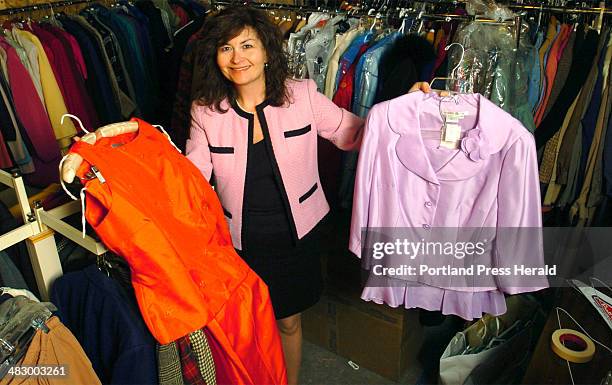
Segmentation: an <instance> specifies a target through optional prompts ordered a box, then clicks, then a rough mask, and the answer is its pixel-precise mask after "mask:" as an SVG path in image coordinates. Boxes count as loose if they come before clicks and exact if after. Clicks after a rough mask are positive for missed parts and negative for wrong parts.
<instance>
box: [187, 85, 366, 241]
mask: <svg viewBox="0 0 612 385" xmlns="http://www.w3.org/2000/svg"><path fill="white" fill-rule="evenodd" d="M287 86H288V88H289V93H290V100H291V103H290V104H289V105H288V106H281V107H274V106H271V105H269V104H268V103H267V102H264V103H262V104H260V105H259V106H257V108H256V113H257V116H258V118H259V122H260V124H261V128H262V130H263V133H264V140H265V145H266V147H267V148H268V149H269V150H270V149H271V150H273V152H271V153H273V157H272V163H273V170H274V173H275V176H276V178H277V179H278V181H279V182H281V183H280V184H279V185H280V186H281V192H282V195H283V200H284V203H285V207H286V208H287V210H288V211H290V212H289V213H288V214H289V221H290V223H291V226H292V228H293V232H294V235H295V236H296V237H297V238H298V239H300V238H303V237H304V235H306V234H307V233H308V232H309V231H310V230H312V228H313V227H314V226H315V225H316V224H317V223H318V222H319V221H320V220H321V219H322V218H323V217H324V216H325V214H327V212H328V211H329V205H328V203H327V200H326V199H325V195H324V194H323V190H322V188H321V181H320V179H319V172H318V164H317V135H320V136H321V137H323V138H325V139H328V140H329V141H331V142H332V143H334V144H335V145H336V146H337V147H338V148H340V149H342V150H345V151H350V150H357V149H359V146H360V144H361V137H362V131H363V120H362V119H360V118H359V117H357V116H356V115H353V114H352V113H350V112H348V111H346V110H344V109H342V108H339V107H338V106H336V105H335V104H334V103H333V102H332V101H331V100H329V99H328V98H327V97H325V95H323V94H321V93H319V92H317V86H316V84H315V82H314V81H312V80H305V81H297V80H289V81H288V83H287ZM222 107H223V108H224V109H229V110H228V111H227V112H226V113H219V112H215V111H213V110H211V109H210V108H209V107H205V106H198V105H195V104H194V106H193V107H192V110H191V117H192V125H191V133H190V138H189V140H188V141H187V158H189V160H191V161H192V162H193V163H194V164H195V165H196V166H197V167H198V168H199V169H200V171H202V174H204V176H205V177H206V179H208V180H210V179H211V175H214V180H215V185H216V191H217V195H218V196H219V199H220V201H221V205H222V206H223V209H224V212H225V219H226V220H227V223H228V225H229V229H230V233H231V235H232V240H233V243H234V247H235V248H236V249H239V250H242V242H241V240H242V233H243V232H244V229H243V226H242V223H243V202H244V199H243V196H244V190H245V177H246V169H247V154H248V151H249V149H250V148H251V146H252V143H253V139H252V138H253V122H254V119H253V117H254V116H253V114H250V113H248V112H246V111H243V110H242V109H240V107H239V106H237V105H236V104H235V103H231V102H229V101H225V102H224V103H223V104H222Z"/></svg>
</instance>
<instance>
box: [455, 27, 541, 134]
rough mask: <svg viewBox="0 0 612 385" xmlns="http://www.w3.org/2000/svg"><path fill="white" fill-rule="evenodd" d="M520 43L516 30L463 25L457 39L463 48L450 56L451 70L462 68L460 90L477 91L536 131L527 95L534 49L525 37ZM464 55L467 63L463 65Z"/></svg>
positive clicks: (459, 70)
mask: <svg viewBox="0 0 612 385" xmlns="http://www.w3.org/2000/svg"><path fill="white" fill-rule="evenodd" d="M522 36H523V38H522V39H520V41H519V42H518V48H517V40H516V37H515V35H514V34H513V33H512V29H511V28H508V27H498V26H496V25H490V24H486V23H479V22H472V23H468V24H465V25H463V26H461V27H460V28H459V29H458V31H457V33H456V35H455V38H454V42H457V43H460V44H461V45H462V46H463V47H464V49H465V53H464V54H463V55H462V51H461V50H460V49H459V48H456V49H453V52H452V53H451V55H450V60H449V68H455V66H457V65H458V64H461V65H460V66H459V68H458V78H459V79H460V80H462V82H461V87H460V89H459V90H458V91H461V92H467V93H473V92H477V93H480V94H482V95H483V96H484V97H486V98H487V99H489V100H490V101H492V102H493V103H494V104H495V105H497V106H499V107H501V108H502V109H504V110H505V111H506V112H508V113H510V115H512V116H514V117H515V118H516V119H518V120H520V121H521V123H522V124H523V126H525V127H526V128H527V129H528V130H529V131H531V132H533V131H534V130H535V124H534V119H533V114H532V113H531V107H530V105H529V102H528V99H527V98H526V97H525V95H527V94H528V90H529V74H530V72H531V69H532V66H533V63H532V60H533V46H532V45H531V42H529V41H528V39H527V38H526V36H525V35H522ZM462 56H463V61H461V62H460V60H461V58H462Z"/></svg>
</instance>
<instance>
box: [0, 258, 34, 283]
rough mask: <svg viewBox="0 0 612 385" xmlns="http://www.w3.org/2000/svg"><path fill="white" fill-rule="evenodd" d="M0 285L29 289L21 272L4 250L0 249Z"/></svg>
mask: <svg viewBox="0 0 612 385" xmlns="http://www.w3.org/2000/svg"><path fill="white" fill-rule="evenodd" d="M0 286H8V287H12V288H14V289H29V287H28V285H27V284H26V283H25V280H24V279H23V276H22V275H21V272H20V271H19V270H18V269H17V267H16V266H15V264H14V263H13V261H12V260H11V257H9V255H8V254H7V253H6V252H5V251H4V250H3V251H0Z"/></svg>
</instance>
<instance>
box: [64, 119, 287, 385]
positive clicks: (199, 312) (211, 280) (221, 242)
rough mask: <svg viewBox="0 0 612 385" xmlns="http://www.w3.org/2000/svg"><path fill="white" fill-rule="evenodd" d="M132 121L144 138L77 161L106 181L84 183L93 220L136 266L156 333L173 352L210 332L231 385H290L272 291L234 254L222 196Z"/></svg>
mask: <svg viewBox="0 0 612 385" xmlns="http://www.w3.org/2000/svg"><path fill="white" fill-rule="evenodd" d="M133 121H134V122H137V123H138V126H139V129H138V131H137V132H136V133H131V134H124V135H119V136H116V137H112V138H103V139H101V140H99V141H97V142H96V144H95V145H90V144H87V143H85V142H77V143H75V144H74V145H73V147H72V149H71V152H72V153H77V154H79V155H81V156H82V157H83V159H84V160H85V161H84V162H83V164H82V166H81V167H80V168H79V170H78V172H77V175H78V176H79V177H83V176H84V174H85V173H86V172H88V171H89V168H90V166H92V165H95V166H96V168H97V169H98V170H99V172H100V174H101V175H103V178H104V183H101V179H92V180H89V181H88V182H86V188H87V190H86V193H85V196H86V211H85V217H86V218H87V221H88V222H89V223H90V224H91V225H92V227H93V228H94V229H95V230H96V232H97V233H98V234H99V236H100V238H102V240H103V241H104V243H105V244H106V245H107V246H108V248H109V249H110V250H112V251H113V252H115V253H116V254H118V255H121V256H123V257H124V258H125V259H126V260H127V261H128V263H130V266H131V269H132V284H133V286H134V289H135V293H136V298H137V300H138V304H139V307H140V310H141V313H142V315H143V318H144V320H145V323H146V324H147V326H148V327H149V330H150V331H151V333H152V334H153V336H154V337H155V338H156V339H157V341H158V342H160V343H162V344H165V343H168V342H170V341H173V340H176V339H178V338H180V337H183V336H185V335H187V334H189V333H191V332H193V331H195V330H197V329H201V328H202V327H206V328H207V329H208V330H209V331H210V332H211V334H212V335H213V336H214V337H215V338H216V339H217V340H218V341H219V343H220V344H221V346H222V347H223V349H224V351H225V352H227V357H228V359H230V360H231V362H232V365H233V366H232V368H233V372H232V374H233V376H234V378H235V379H236V381H235V382H233V383H236V384H259V383H275V384H284V383H286V374H285V368H284V360H283V355H282V349H281V345H280V338H279V336H278V331H277V328H276V323H275V321H274V315H273V312H272V308H271V305H270V301H269V296H268V292H267V288H266V286H265V285H264V284H263V282H262V281H261V280H260V279H259V278H258V277H257V276H256V275H255V274H254V273H253V272H252V271H250V269H249V268H248V266H247V265H246V264H245V263H244V262H243V261H242V260H241V259H240V257H239V256H238V255H237V254H236V252H235V250H234V248H233V246H232V243H231V240H230V235H229V231H228V228H227V225H226V223H225V219H224V216H223V211H222V208H221V205H220V204H219V201H218V200H217V198H216V195H215V192H214V191H213V190H212V188H211V187H210V185H208V183H207V182H206V181H205V179H204V177H203V175H202V173H201V172H200V170H198V169H197V168H196V167H195V166H194V165H193V164H192V163H191V162H190V161H188V160H187V159H186V158H184V157H183V156H182V155H181V154H180V153H179V152H178V151H177V150H176V149H175V148H174V147H173V146H172V145H171V144H170V143H168V140H167V139H166V137H165V136H164V135H163V134H162V133H160V132H159V131H157V130H156V129H155V128H154V127H152V126H150V125H149V124H147V123H145V122H143V121H141V120H137V119H134V120H133ZM135 175H138V178H135ZM160 178H161V179H160ZM194 204H195V206H194ZM196 238H197V239H200V240H202V242H197V243H196V242H192V241H191V240H193V239H196ZM229 314H231V315H229ZM254 357H255V359H254Z"/></svg>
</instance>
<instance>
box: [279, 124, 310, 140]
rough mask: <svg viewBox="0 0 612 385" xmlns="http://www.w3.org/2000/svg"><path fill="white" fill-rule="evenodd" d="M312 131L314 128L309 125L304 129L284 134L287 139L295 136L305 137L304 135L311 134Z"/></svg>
mask: <svg viewBox="0 0 612 385" xmlns="http://www.w3.org/2000/svg"><path fill="white" fill-rule="evenodd" d="M311 129H312V127H311V126H310V124H309V125H307V126H306V127H304V128H298V129H297V130H291V131H285V132H284V133H283V134H284V135H285V138H291V137H294V136H300V135H304V134H306V133H308V132H310V130H311Z"/></svg>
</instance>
